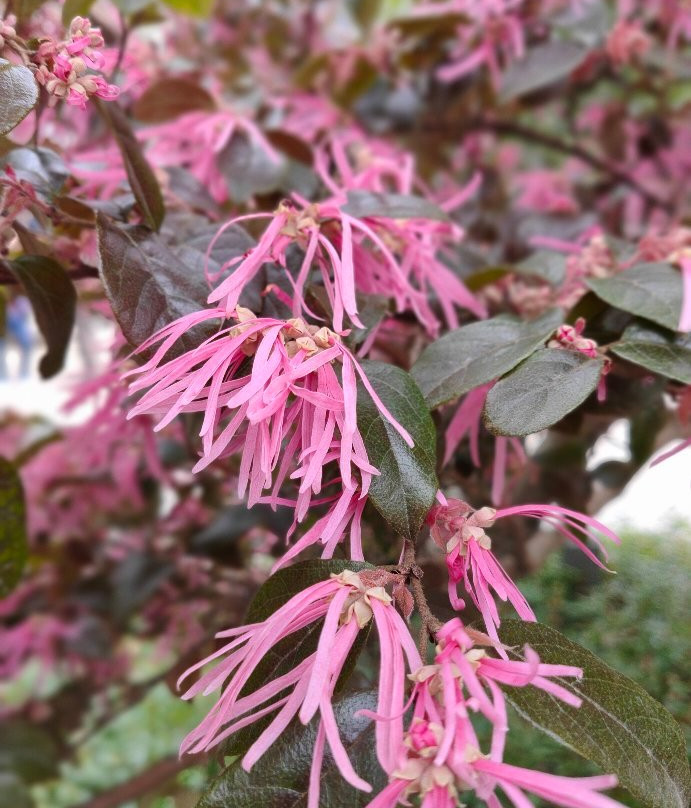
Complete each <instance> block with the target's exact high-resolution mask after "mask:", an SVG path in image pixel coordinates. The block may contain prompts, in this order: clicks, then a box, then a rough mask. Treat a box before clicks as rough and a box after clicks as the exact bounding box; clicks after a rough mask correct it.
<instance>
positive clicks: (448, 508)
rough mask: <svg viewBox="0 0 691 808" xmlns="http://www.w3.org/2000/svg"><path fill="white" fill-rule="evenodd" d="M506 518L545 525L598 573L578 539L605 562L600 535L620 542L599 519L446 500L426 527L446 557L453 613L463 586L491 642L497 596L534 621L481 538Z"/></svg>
mask: <svg viewBox="0 0 691 808" xmlns="http://www.w3.org/2000/svg"><path fill="white" fill-rule="evenodd" d="M507 516H528V517H531V518H534V519H541V520H544V521H545V522H546V523H548V524H549V525H550V526H551V527H553V528H554V529H555V530H557V532H559V533H561V534H562V536H564V538H566V539H568V540H569V541H571V542H572V543H574V544H576V546H577V547H578V548H579V549H580V550H581V551H582V552H584V553H585V554H586V555H587V556H588V558H590V559H591V561H593V562H594V563H595V564H597V565H598V566H600V567H604V565H603V563H602V562H601V561H600V559H599V558H598V557H597V556H596V555H595V554H594V553H593V551H592V550H591V549H590V548H589V547H588V546H587V545H586V544H585V543H584V542H583V540H582V538H581V537H580V536H579V534H581V536H584V537H587V538H588V539H590V540H591V541H592V542H593V543H594V544H595V545H596V546H597V547H598V548H599V549H600V550H601V552H602V553H603V555H604V556H605V558H606V557H607V555H606V550H605V548H604V546H603V545H602V542H601V541H600V539H599V537H598V534H599V533H601V534H603V535H604V536H606V537H607V538H608V539H610V540H611V541H613V542H614V543H616V544H618V543H619V541H620V540H619V538H618V536H617V535H616V534H615V533H613V532H612V531H611V530H610V529H609V528H607V527H606V526H605V525H603V524H602V523H601V522H599V521H598V520H597V519H593V518H592V517H589V516H584V515H583V514H580V513H577V512H576V511H571V510H568V509H567V508H562V507H559V506H557V505H516V506H514V507H511V508H502V509H500V510H495V509H494V508H487V507H485V508H480V509H479V510H474V509H473V508H472V506H470V505H469V504H468V503H467V502H463V501H461V500H458V499H449V500H448V501H447V500H444V504H442V505H437V506H435V507H434V508H433V509H432V511H430V514H429V516H428V520H427V521H428V524H429V525H430V532H431V535H432V538H433V539H434V542H435V543H436V544H437V546H438V547H439V548H440V549H441V550H443V551H444V552H445V553H446V566H447V568H448V572H449V600H450V601H451V604H452V606H453V607H454V609H462V608H464V606H465V603H464V601H463V600H462V599H461V598H459V597H458V594H457V584H458V583H460V582H461V581H462V582H463V585H464V587H465V590H466V592H467V593H468V595H469V596H470V598H471V600H472V602H473V603H474V605H475V606H476V608H477V609H478V611H479V612H480V613H481V614H482V617H483V620H484V622H485V627H486V628H487V632H488V634H489V636H490V637H491V638H492V639H493V640H494V641H495V642H498V641H499V635H498V634H497V627H498V626H499V624H500V618H499V612H498V610H497V606H496V603H495V601H494V597H495V596H496V597H498V598H499V599H500V600H502V601H507V600H508V601H509V602H510V603H511V605H512V606H513V607H514V608H515V609H516V612H517V613H518V615H519V616H520V617H521V618H522V619H523V620H535V615H534V613H533V610H532V609H531V608H530V606H529V605H528V603H527V601H526V600H525V598H524V597H523V595H522V594H521V592H520V591H519V589H518V587H517V586H516V584H515V583H514V582H513V581H512V580H511V578H510V577H509V575H508V574H507V572H506V571H505V570H504V568H503V567H502V565H501V564H500V563H499V561H498V559H497V558H496V556H495V555H494V553H493V552H492V541H491V539H490V537H489V536H488V535H487V533H486V532H485V531H486V529H488V528H490V527H492V525H493V524H494V523H495V521H496V520H497V519H502V518H504V517H507ZM492 592H494V596H493V594H492ZM500 653H501V650H500Z"/></svg>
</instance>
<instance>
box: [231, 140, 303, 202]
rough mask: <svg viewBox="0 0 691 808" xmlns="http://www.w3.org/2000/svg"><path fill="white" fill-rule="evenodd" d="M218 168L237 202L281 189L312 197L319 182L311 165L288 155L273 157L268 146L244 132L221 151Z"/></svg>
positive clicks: (246, 200)
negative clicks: (268, 151) (256, 141)
mask: <svg viewBox="0 0 691 808" xmlns="http://www.w3.org/2000/svg"><path fill="white" fill-rule="evenodd" d="M283 145H286V143H285V139H284V143H283ZM293 145H294V144H293ZM278 148H279V149H280V147H278ZM218 168H219V171H220V172H221V174H222V175H223V177H224V178H225V180H226V182H227V184H228V193H229V195H230V197H231V199H232V200H233V201H234V202H238V203H244V202H248V201H249V200H250V199H251V198H252V197H253V196H255V195H257V194H274V193H278V192H283V193H290V192H292V191H296V192H298V193H300V194H302V195H303V196H307V197H309V196H311V195H312V194H314V192H315V190H316V188H317V185H318V180H317V176H316V174H315V173H314V171H313V170H312V168H311V166H310V165H305V163H303V162H301V161H298V160H295V159H292V158H291V157H290V155H288V154H286V155H285V156H279V159H278V160H275V159H272V158H271V157H270V156H269V155H268V154H267V152H266V149H264V148H263V147H262V146H261V145H259V144H258V143H255V142H254V141H253V140H251V139H250V138H249V137H247V136H246V135H245V134H244V133H239V134H236V135H234V136H233V137H232V138H231V139H230V141H229V142H228V144H227V145H226V146H225V147H224V148H223V149H222V150H221V152H220V153H219V155H218Z"/></svg>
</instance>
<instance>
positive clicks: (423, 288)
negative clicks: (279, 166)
mask: <svg viewBox="0 0 691 808" xmlns="http://www.w3.org/2000/svg"><path fill="white" fill-rule="evenodd" d="M299 201H300V204H301V205H302V207H297V206H296V205H294V204H292V203H287V202H283V203H281V205H279V207H278V208H277V210H276V211H275V212H274V213H272V214H271V213H255V214H246V215H245V216H239V217H236V218H235V219H233V220H231V222H229V223H228V224H227V225H225V226H224V227H223V228H221V230H220V231H219V233H218V234H217V236H216V238H219V237H220V236H221V234H222V233H223V232H224V230H225V229H226V227H228V226H230V225H231V224H236V223H239V222H243V221H248V220H252V219H269V220H270V222H269V224H268V226H267V228H266V230H265V231H264V233H263V234H262V236H261V238H260V239H259V242H258V243H257V245H256V246H255V247H253V248H252V249H251V250H250V251H248V252H247V253H246V254H245V255H244V256H240V257H236V258H233V259H231V260H230V261H228V262H227V263H226V264H224V265H223V266H222V267H221V270H220V272H225V271H226V270H228V269H233V272H232V274H231V275H230V276H229V277H227V278H226V279H225V280H224V281H222V282H221V283H220V284H219V286H218V287H217V288H216V289H214V290H213V291H212V292H211V294H210V295H209V303H218V304H220V305H222V306H224V307H225V310H226V312H227V313H230V312H231V311H233V310H234V308H235V306H236V305H237V303H238V300H239V299H240V295H241V293H242V290H243V289H244V288H245V286H246V285H247V284H248V283H249V282H250V281H251V280H252V279H253V278H254V277H255V276H256V274H257V273H258V272H259V270H260V269H261V267H262V265H263V264H265V263H266V262H276V263H278V264H279V265H280V266H281V267H283V268H284V269H285V270H286V273H287V277H288V280H289V282H290V284H291V286H292V292H293V297H292V305H293V314H294V315H295V316H300V315H304V314H310V313H311V312H310V310H309V308H308V307H307V305H306V303H305V289H306V285H307V282H308V280H309V278H310V275H311V273H312V272H313V270H314V267H315V266H316V268H317V269H318V271H319V273H320V277H321V281H322V283H323V285H324V289H325V291H326V294H327V296H328V299H329V303H330V305H331V309H332V311H333V324H334V328H335V329H336V330H337V331H340V330H341V329H342V328H343V324H344V321H345V318H346V317H347V318H348V319H349V320H350V321H351V322H352V323H353V324H354V325H356V326H360V325H361V322H360V319H359V316H358V303H357V298H356V291H359V292H361V293H363V294H379V295H384V296H386V297H390V298H393V300H394V302H395V305H396V309H397V311H400V312H402V311H407V310H410V311H413V312H414V313H415V315H416V316H417V317H418V319H419V320H420V322H421V323H422V324H423V325H424V326H425V328H426V329H427V330H428V331H429V332H430V333H433V334H436V333H437V332H438V330H439V322H438V319H437V317H436V315H435V314H434V312H433V311H432V310H431V308H430V305H429V302H428V291H429V290H430V289H431V290H432V291H434V293H435V294H436V296H437V298H438V300H439V304H440V306H441V307H442V309H443V311H444V314H445V317H446V319H447V321H448V322H449V323H450V324H451V325H452V327H454V326H455V325H457V324H458V319H457V315H456V313H455V307H461V308H465V309H468V310H470V311H472V312H473V313H474V314H475V315H476V316H478V317H484V316H486V309H485V307H484V305H483V304H482V303H480V302H479V301H478V300H476V299H475V297H474V296H473V295H472V294H471V293H470V292H469V291H468V289H466V287H465V286H464V285H463V283H462V281H461V280H460V279H459V278H457V277H456V276H455V275H454V273H453V272H452V271H451V270H450V269H449V268H448V267H447V266H446V265H445V264H444V263H443V261H442V260H440V258H439V257H438V256H437V254H438V251H439V250H440V249H441V248H442V247H443V246H444V245H447V246H448V242H449V239H450V240H451V242H452V243H454V242H456V241H458V240H459V239H460V237H461V231H460V230H459V229H458V228H457V227H456V226H455V225H452V224H450V223H448V222H438V221H434V220H431V219H423V218H420V219H406V220H402V221H401V220H393V219H388V218H384V217H382V218H378V217H375V216H371V217H370V216H368V217H362V218H359V217H356V216H353V215H351V214H350V213H348V212H347V211H346V209H345V204H346V198H345V196H344V195H343V196H335V197H333V198H332V199H329V200H325V201H323V202H320V203H319V204H310V203H308V202H307V201H306V200H299ZM292 245H297V246H298V247H299V248H300V249H301V250H302V251H303V252H304V258H303V261H302V264H301V266H300V269H299V271H298V273H297V276H296V277H293V276H292V275H291V274H290V272H288V269H287V253H288V249H289V248H290V247H291V246H292ZM212 247H213V242H212V244H211V246H210V248H209V249H211V248H212Z"/></svg>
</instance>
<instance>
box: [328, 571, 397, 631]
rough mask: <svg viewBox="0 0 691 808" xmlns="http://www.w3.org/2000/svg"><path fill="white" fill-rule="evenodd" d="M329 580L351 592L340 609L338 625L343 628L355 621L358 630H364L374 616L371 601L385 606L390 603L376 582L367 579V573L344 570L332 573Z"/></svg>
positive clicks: (387, 595)
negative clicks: (331, 579)
mask: <svg viewBox="0 0 691 808" xmlns="http://www.w3.org/2000/svg"><path fill="white" fill-rule="evenodd" d="M331 578H333V579H334V580H336V581H338V583H339V584H341V585H342V586H345V587H348V588H349V589H350V590H351V591H350V594H349V595H348V597H347V598H346V600H345V602H344V604H343V608H342V609H341V614H340V617H339V619H338V622H339V625H342V626H345V625H347V624H348V623H349V622H350V621H351V620H353V619H355V620H356V622H357V625H358V628H364V627H365V626H366V625H367V624H368V623H369V621H370V620H371V619H372V617H373V615H374V611H373V609H372V599H374V600H378V601H381V603H383V604H384V605H385V606H388V605H390V604H391V603H392V600H393V599H392V597H391V595H389V593H388V592H387V591H386V589H384V587H383V586H381V585H379V583H378V580H376V579H372V578H368V575H367V572H364V573H357V572H353V571H352V570H344V571H343V572H339V573H338V574H336V573H335V572H332V573H331Z"/></svg>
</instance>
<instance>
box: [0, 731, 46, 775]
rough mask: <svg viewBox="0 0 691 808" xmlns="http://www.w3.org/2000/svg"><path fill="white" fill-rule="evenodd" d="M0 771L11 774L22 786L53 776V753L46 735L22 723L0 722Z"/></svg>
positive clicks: (44, 732)
mask: <svg viewBox="0 0 691 808" xmlns="http://www.w3.org/2000/svg"><path fill="white" fill-rule="evenodd" d="M0 772H12V773H13V774H16V775H17V776H19V777H21V778H22V780H23V781H24V782H25V783H38V782H40V781H41V780H49V779H50V778H51V777H55V776H56V775H57V773H58V760H57V750H56V749H55V744H54V743H53V741H52V740H51V738H50V736H49V735H48V733H47V732H46V731H45V730H43V729H40V728H39V727H35V726H33V725H32V724H29V723H28V722H26V721H22V720H15V719H10V720H8V721H3V722H0Z"/></svg>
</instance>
